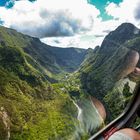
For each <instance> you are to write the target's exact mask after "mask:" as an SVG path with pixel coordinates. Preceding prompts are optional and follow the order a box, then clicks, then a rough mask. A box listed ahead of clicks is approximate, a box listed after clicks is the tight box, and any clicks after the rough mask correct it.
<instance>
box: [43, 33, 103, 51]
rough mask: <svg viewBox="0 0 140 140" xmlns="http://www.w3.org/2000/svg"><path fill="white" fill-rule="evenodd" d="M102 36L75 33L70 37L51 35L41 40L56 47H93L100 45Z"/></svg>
mask: <svg viewBox="0 0 140 140" xmlns="http://www.w3.org/2000/svg"><path fill="white" fill-rule="evenodd" d="M101 40H103V37H95V36H94V35H87V34H86V35H76V36H72V37H51V38H43V39H41V41H42V42H43V43H46V44H50V45H52V46H56V47H58V46H59V47H63V48H65V47H76V48H86V49H88V48H94V47H96V46H97V45H101Z"/></svg>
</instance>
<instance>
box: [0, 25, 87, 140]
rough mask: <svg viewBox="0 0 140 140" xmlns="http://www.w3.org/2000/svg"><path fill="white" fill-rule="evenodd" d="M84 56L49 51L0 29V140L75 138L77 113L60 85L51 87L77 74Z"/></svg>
mask: <svg viewBox="0 0 140 140" xmlns="http://www.w3.org/2000/svg"><path fill="white" fill-rule="evenodd" d="M60 50H62V51H63V53H65V55H64V56H65V57H64V59H63V57H62V56H61V55H62V54H61V51H60ZM55 51H57V52H56V53H55ZM85 52H86V50H83V49H74V48H70V49H68V51H67V49H59V48H52V47H51V46H47V45H45V44H43V43H41V42H40V41H39V39H37V38H32V37H29V36H26V35H23V34H21V33H18V32H16V31H15V30H12V29H7V28H4V27H0V140H6V139H8V138H9V137H10V140H27V139H28V140H36V139H38V140H45V139H59V138H62V137H63V138H65V139H66V137H67V138H68V136H67V134H68V133H69V136H70V135H72V134H73V133H74V130H75V124H74V122H76V120H75V118H76V117H75V116H76V113H77V112H76V107H75V106H74V105H73V102H72V100H71V98H70V97H69V94H68V93H67V91H66V90H65V91H64V90H62V87H64V85H62V84H57V83H56V84H50V82H54V77H53V75H56V74H60V73H63V72H69V71H70V72H72V71H74V70H76V69H77V68H78V66H79V65H80V63H82V60H83V59H84V57H85V56H84V55H85ZM71 57H73V58H72V59H70V58H71ZM75 58H76V59H77V61H75V62H73V61H74V59H75ZM58 59H59V61H58ZM52 77H53V79H52ZM71 114H72V115H71Z"/></svg>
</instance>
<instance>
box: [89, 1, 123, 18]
mask: <svg viewBox="0 0 140 140" xmlns="http://www.w3.org/2000/svg"><path fill="white" fill-rule="evenodd" d="M122 1H123V0H88V2H89V3H90V4H93V5H95V6H96V8H98V9H99V10H100V12H101V14H100V16H101V17H102V18H103V20H109V19H112V18H113V17H112V16H109V15H107V13H106V11H105V7H106V6H107V4H108V3H111V2H113V3H116V4H119V3H120V2H122Z"/></svg>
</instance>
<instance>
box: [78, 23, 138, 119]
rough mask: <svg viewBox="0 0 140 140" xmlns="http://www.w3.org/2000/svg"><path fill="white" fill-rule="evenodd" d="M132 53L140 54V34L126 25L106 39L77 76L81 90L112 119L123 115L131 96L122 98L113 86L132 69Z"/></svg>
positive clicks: (128, 24)
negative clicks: (102, 105) (126, 102)
mask: <svg viewBox="0 0 140 140" xmlns="http://www.w3.org/2000/svg"><path fill="white" fill-rule="evenodd" d="M131 50H136V51H138V52H139V53H140V30H139V29H138V28H137V27H135V26H134V25H132V24H130V23H124V24H122V25H120V26H119V27H118V28H117V29H116V30H114V31H112V32H110V33H109V34H108V35H107V36H106V37H105V39H104V40H103V43H102V45H101V47H98V49H97V51H96V52H95V53H92V54H91V55H90V57H89V59H87V60H85V61H84V63H83V64H82V66H81V67H80V69H79V71H78V73H77V75H78V77H79V78H80V81H81V87H82V89H83V90H84V91H86V92H87V93H88V94H90V95H92V96H94V97H96V98H98V99H99V100H101V101H102V102H103V103H104V105H105V106H106V108H107V111H108V113H110V117H111V116H113V118H115V117H117V115H119V114H120V113H121V112H122V111H123V109H124V104H125V103H124V101H127V99H128V96H127V97H125V96H124V98H121V97H122V94H120V91H116V90H114V86H115V84H116V83H117V82H118V81H119V80H120V79H121V78H124V77H125V75H126V74H127V73H129V69H130V68H131V67H133V64H132V63H131V60H130V58H132V57H133V55H134V53H133V52H132V51H131ZM138 65H139V66H140V63H139V64H138ZM126 84H127V83H126ZM120 86H121V85H120ZM115 88H116V87H115ZM120 88H121V87H120ZM124 88H125V87H124ZM124 91H126V90H125V89H124ZM129 95H130V96H131V95H132V94H129ZM130 96H129V97H130ZM131 97H132V96H131ZM114 98H115V100H114ZM129 99H130V98H129ZM109 105H110V106H109ZM114 105H115V106H114ZM111 114H112V115H111ZM108 116H109V115H108Z"/></svg>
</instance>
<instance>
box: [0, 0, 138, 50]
mask: <svg viewBox="0 0 140 140" xmlns="http://www.w3.org/2000/svg"><path fill="white" fill-rule="evenodd" d="M124 22H130V23H133V24H134V25H136V26H137V27H139V28H140V0H0V24H1V25H2V26H5V27H9V28H12V29H15V30H17V31H18V32H22V33H24V34H27V35H30V36H33V37H38V38H40V40H41V41H42V42H44V43H46V44H49V45H52V46H58V47H78V48H94V47H96V46H97V45H101V43H102V41H103V39H104V37H105V36H106V35H107V34H108V33H109V32H110V31H112V30H114V29H115V28H116V27H117V26H119V25H120V24H122V23H124Z"/></svg>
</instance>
